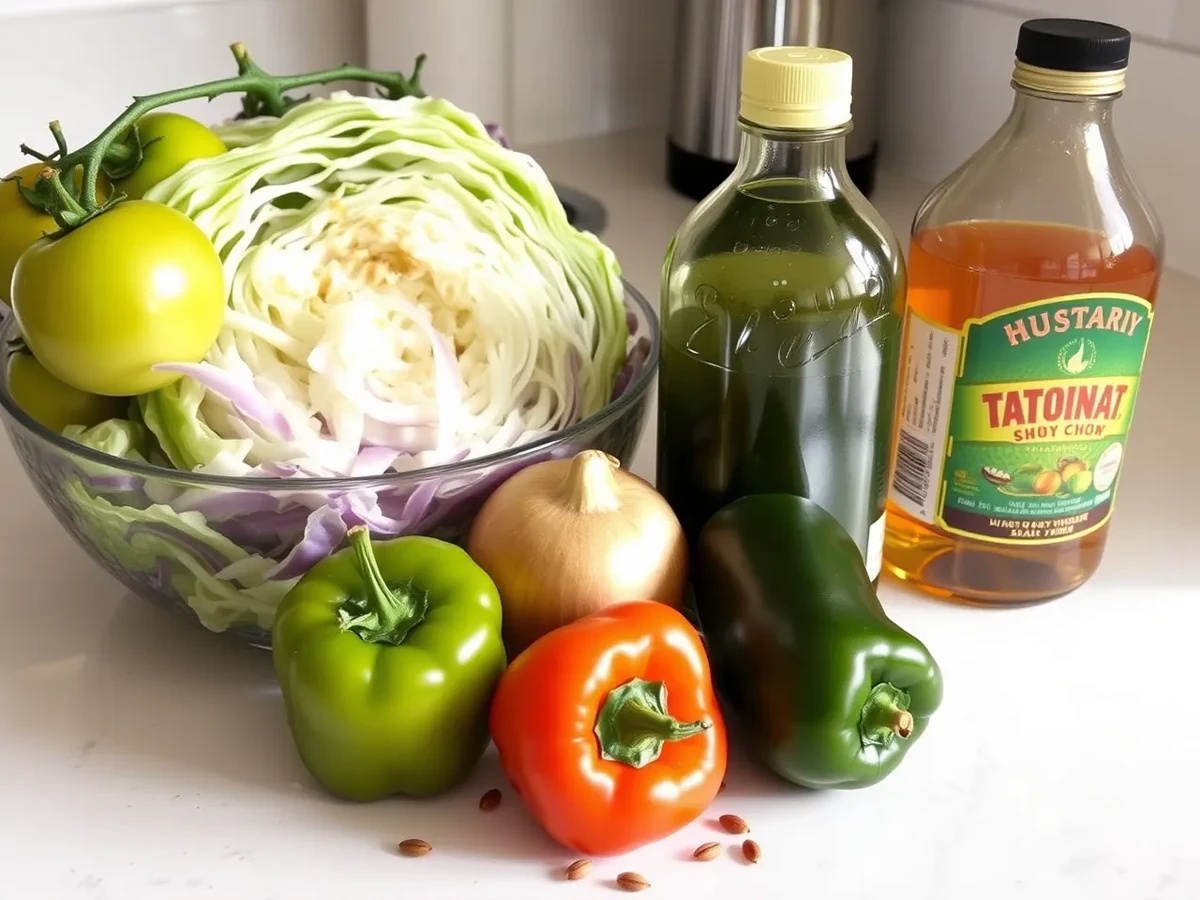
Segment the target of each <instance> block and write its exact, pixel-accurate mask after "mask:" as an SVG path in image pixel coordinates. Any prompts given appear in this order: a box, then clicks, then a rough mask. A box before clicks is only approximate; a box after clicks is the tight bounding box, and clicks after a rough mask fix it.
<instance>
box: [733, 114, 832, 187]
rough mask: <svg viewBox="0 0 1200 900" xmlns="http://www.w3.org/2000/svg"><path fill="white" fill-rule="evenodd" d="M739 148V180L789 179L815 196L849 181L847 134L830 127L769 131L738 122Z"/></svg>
mask: <svg viewBox="0 0 1200 900" xmlns="http://www.w3.org/2000/svg"><path fill="white" fill-rule="evenodd" d="M741 129H742V149H741V153H740V154H739V155H738V164H737V168H736V169H735V171H734V176H735V178H736V179H737V181H738V183H739V184H747V183H750V182H760V181H772V180H775V179H789V180H796V181H801V182H804V183H805V184H806V185H807V186H808V187H809V189H810V190H811V191H813V192H815V194H816V195H818V196H825V197H833V196H834V195H836V194H839V193H843V192H844V191H845V190H847V187H848V186H849V185H850V184H851V182H850V174H849V172H848V171H847V170H846V134H847V133H848V132H849V131H850V127H849V126H848V125H847V126H844V127H842V128H839V129H836V130H829V131H768V130H765V129H762V128H759V127H757V126H754V125H749V124H747V123H744V122H743V123H741Z"/></svg>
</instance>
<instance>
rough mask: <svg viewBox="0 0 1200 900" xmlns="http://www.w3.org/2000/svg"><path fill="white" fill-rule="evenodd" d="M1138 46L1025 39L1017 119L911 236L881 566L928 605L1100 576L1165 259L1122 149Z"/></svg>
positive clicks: (1103, 27) (1093, 29) (1048, 33)
mask: <svg viewBox="0 0 1200 900" xmlns="http://www.w3.org/2000/svg"><path fill="white" fill-rule="evenodd" d="M1129 47H1130V35H1129V32H1128V31H1126V30H1125V29H1123V28H1118V27H1115V26H1112V25H1107V24H1103V23H1099V22H1088V21H1079V20H1071V19H1038V20H1032V21H1028V22H1026V23H1024V25H1022V26H1021V30H1020V34H1019V36H1018V39H1017V52H1016V65H1015V70H1014V72H1013V76H1012V86H1013V88H1014V90H1015V92H1016V97H1015V100H1014V103H1013V107H1012V112H1011V113H1010V115H1009V117H1008V120H1007V121H1006V122H1005V123H1004V124H1003V125H1002V126H1001V127H1000V130H999V131H997V132H996V133H995V135H993V136H992V137H991V138H990V139H989V140H988V141H987V143H985V144H984V145H983V147H982V148H981V149H980V150H979V151H978V152H977V153H976V154H975V155H974V156H973V157H972V158H971V159H969V160H968V161H967V162H966V163H965V164H964V165H963V166H962V167H961V168H959V169H958V170H957V171H956V172H954V173H953V174H951V175H950V176H949V177H948V178H947V179H946V180H945V181H943V182H942V183H941V184H940V185H938V187H936V188H935V189H934V190H933V192H932V193H931V194H930V195H929V197H928V198H927V199H926V200H925V202H924V203H923V204H922V206H921V207H920V210H919V211H918V212H917V215H916V218H915V221H914V223H913V228H912V238H911V246H910V253H909V273H910V286H909V294H908V313H907V316H906V322H905V336H904V340H903V353H902V358H901V363H900V389H899V391H900V398H899V402H898V403H897V409H896V418H897V422H896V429H895V439H894V446H893V454H894V456H893V466H892V481H891V487H890V491H889V504H888V518H887V531H886V540H885V545H884V555H885V561H886V565H887V567H888V568H889V569H890V570H891V571H892V572H894V573H895V574H896V575H898V576H899V577H900V578H903V579H905V580H908V581H911V582H913V583H915V584H917V585H919V586H920V587H922V588H924V589H925V590H927V591H928V592H930V593H932V594H936V595H940V596H944V597H950V598H957V599H961V600H964V601H968V602H977V603H986V604H996V603H1019V602H1027V601H1034V600H1042V599H1046V598H1050V597H1055V596H1058V595H1061V594H1063V593H1066V592H1068V591H1070V590H1072V589H1073V588H1075V587H1077V586H1079V585H1080V584H1082V583H1083V582H1084V581H1086V580H1087V579H1088V578H1089V577H1090V576H1091V575H1092V573H1093V572H1095V570H1096V567H1097V566H1098V565H1099V563H1100V557H1101V554H1102V552H1103V550H1104V540H1105V534H1106V532H1107V528H1108V522H1109V518H1110V516H1111V515H1112V512H1113V504H1114V500H1115V498H1116V493H1117V487H1118V485H1119V482H1120V476H1121V471H1122V467H1123V462H1124V458H1125V443H1126V441H1127V439H1128V436H1129V427H1130V423H1131V421H1132V417H1133V410H1134V401H1135V399H1136V397H1137V390H1138V378H1139V375H1140V372H1141V368H1142V360H1143V356H1144V354H1145V352H1146V346H1147V339H1148V335H1149V332H1150V326H1151V324H1152V322H1153V320H1154V298H1155V293H1156V291H1157V288H1158V281H1159V268H1160V265H1161V260H1162V253H1163V239H1162V235H1161V233H1160V229H1159V225H1158V223H1157V221H1156V219H1155V217H1154V214H1153V212H1152V211H1151V210H1150V208H1149V206H1148V205H1147V203H1146V201H1145V200H1144V199H1143V197H1142V194H1141V193H1140V192H1139V191H1138V189H1137V187H1136V186H1135V185H1134V183H1133V179H1132V178H1131V177H1130V175H1129V172H1128V171H1127V170H1126V167H1125V162H1124V160H1123V159H1122V157H1121V152H1120V150H1119V149H1118V147H1117V141H1116V138H1115V136H1114V134H1113V120H1112V115H1113V102H1114V100H1116V98H1118V97H1119V96H1120V95H1121V93H1122V91H1123V89H1124V84H1125V67H1126V61H1127V60H1128V56H1129Z"/></svg>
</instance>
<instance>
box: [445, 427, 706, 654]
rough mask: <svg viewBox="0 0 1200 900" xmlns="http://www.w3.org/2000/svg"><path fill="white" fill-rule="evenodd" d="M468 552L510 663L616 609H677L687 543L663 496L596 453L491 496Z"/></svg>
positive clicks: (551, 465)
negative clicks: (493, 595) (542, 641)
mask: <svg viewBox="0 0 1200 900" xmlns="http://www.w3.org/2000/svg"><path fill="white" fill-rule="evenodd" d="M467 552H468V553H469V554H470V555H471V558H472V559H474V560H475V562H476V563H477V564H478V565H479V566H480V567H482V568H483V570H484V571H485V572H487V573H488V575H490V576H491V578H492V580H493V581H494V582H495V583H496V587H497V588H498V589H499V591H500V604H501V608H502V610H503V615H504V621H503V635H504V645H505V648H506V650H507V652H508V658H509V659H510V660H512V659H515V658H516V657H517V655H519V654H520V653H521V651H523V650H524V649H525V648H526V647H528V646H529V645H530V644H532V643H533V642H534V641H536V640H537V639H538V638H540V637H541V636H542V635H544V634H546V633H548V632H550V631H553V630H554V629H555V628H558V627H560V626H562V625H566V624H568V623H570V622H574V621H575V620H576V619H579V618H582V617H583V616H586V615H588V614H589V613H592V612H595V611H596V610H598V609H602V608H604V607H606V606H608V605H610V604H613V603H621V602H625V601H630V600H651V601H656V602H658V603H664V604H666V605H667V606H671V607H674V608H675V609H679V608H680V607H682V606H683V601H684V591H685V589H686V586H687V543H686V541H685V539H684V536H683V529H682V528H681V527H680V524H679V520H678V519H677V518H676V517H675V513H674V512H672V511H671V507H670V506H669V505H668V503H667V501H666V500H665V499H663V497H662V495H661V494H659V493H658V492H657V491H655V490H654V488H653V487H651V486H650V485H649V484H648V483H647V482H646V481H644V480H643V479H641V478H639V477H638V476H636V475H634V474H632V473H630V472H626V471H624V470H623V469H621V468H620V462H619V461H618V460H617V459H616V458H614V457H612V456H609V455H608V454H607V453H604V452H602V451H599V450H584V451H583V452H582V453H579V454H576V455H575V456H574V457H572V458H571V459H556V460H547V461H545V462H540V463H535V464H534V465H532V466H529V467H527V468H525V469H522V470H521V471H519V472H518V473H517V474H515V475H513V476H512V477H511V478H509V479H508V480H507V481H506V482H504V484H502V485H500V487H499V488H497V489H496V491H495V492H494V493H493V494H492V496H491V497H489V498H488V500H487V502H486V503H485V504H484V505H483V508H482V509H481V510H480V511H479V515H478V516H476V518H475V522H474V523H473V525H472V526H471V531H470V534H469V535H468V536H467Z"/></svg>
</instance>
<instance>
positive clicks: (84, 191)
mask: <svg viewBox="0 0 1200 900" xmlns="http://www.w3.org/2000/svg"><path fill="white" fill-rule="evenodd" d="M230 50H231V51H232V52H233V56H234V59H235V60H236V61H237V65H238V74H237V75H236V76H234V77H232V78H223V79H219V80H217V81H208V82H203V83H201V84H196V85H191V86H189V87H182V88H176V89H174V90H170V91H162V92H161V93H157V94H147V95H145V96H141V97H134V100H133V103H132V104H130V105H129V106H128V107H126V109H125V111H124V112H123V113H121V115H119V116H118V117H117V118H116V119H114V120H113V121H112V122H111V123H110V124H109V125H108V126H107V127H106V128H105V129H104V130H103V131H101V132H100V134H98V135H97V136H96V137H94V138H93V139H92V140H91V141H89V142H88V143H86V144H84V145H83V146H82V147H80V148H79V149H78V150H69V149H68V147H67V142H66V139H65V137H64V136H63V132H62V128H61V126H60V125H59V123H58V122H51V123H50V133H51V135H52V136H53V137H54V142H55V145H56V149H55V150H54V152H53V153H49V154H43V153H39V152H38V151H36V150H33V149H32V148H30V147H27V146H26V145H24V144H22V145H21V150H22V152H24V153H26V154H27V155H29V156H32V157H34V158H35V159H39V160H41V161H42V162H44V163H46V168H45V169H43V170H42V172H41V173H39V175H38V178H37V180H36V182H35V183H34V185H33V186H32V187H28V186H26V185H19V187H18V190H19V191H20V193H21V196H22V197H24V198H25V200H26V202H28V203H30V204H31V205H32V206H33V207H34V208H35V209H37V210H39V211H41V212H44V213H47V214H48V215H50V216H52V217H53V218H54V221H55V223H56V224H57V225H58V226H59V228H60V229H61V230H60V231H59V232H58V234H59V235H61V234H65V233H66V232H69V231H71V230H72V229H75V228H78V227H79V226H80V225H82V224H83V223H85V222H87V221H88V220H89V219H91V218H93V217H95V216H97V215H99V214H100V213H102V212H104V211H105V210H106V209H109V208H110V207H111V206H113V205H114V204H116V203H119V202H121V201H122V200H124V199H125V198H124V195H122V194H120V193H114V195H113V196H112V197H110V198H109V199H108V200H106V201H104V202H101V201H100V200H99V199H98V197H97V182H98V179H99V178H100V175H101V173H102V172H103V174H104V175H106V176H108V177H110V178H120V177H124V176H125V175H128V174H129V173H130V172H132V171H133V169H134V168H136V166H137V165H138V163H139V162H140V161H141V155H142V145H141V143H140V140H139V139H138V136H137V127H136V125H137V121H138V119H140V118H141V117H142V116H144V115H145V114H146V113H148V112H151V111H152V110H155V109H158V108H160V107H163V106H168V105H170V104H173V103H181V102H183V101H185V100H196V99H209V100H211V99H213V98H214V97H219V96H222V95H224V94H233V93H239V92H240V93H243V94H244V95H245V96H244V97H243V98H242V112H241V114H240V116H239V118H253V117H256V116H282V115H283V114H284V113H286V112H287V111H288V109H290V108H291V107H292V106H294V105H295V104H297V103H300V102H303V101H304V100H306V99H308V98H307V97H304V98H295V97H289V96H287V92H288V91H293V90H296V89H297V88H303V87H308V86H310V85H322V84H329V83H331V82H335V81H359V82H366V83H369V84H374V85H375V86H376V89H377V91H378V93H379V95H380V96H382V97H385V98H388V99H391V100H396V99H399V98H401V97H410V96H417V97H420V96H424V91H423V90H422V89H421V84H420V76H421V68H422V66H423V65H424V62H425V56H424V54H422V55H420V56H418V57H417V59H416V62H415V64H414V65H413V71H412V74H411V75H404V74H402V73H400V72H388V71H383V70H379V69H369V68H365V67H363V66H352V65H342V66H338V67H337V68H333V69H323V70H320V71H317V72H308V73H303V74H298V75H272V74H271V73H269V72H267V71H266V70H264V69H263V68H262V67H261V66H259V65H258V63H256V62H255V61H254V60H253V59H251V58H250V54H249V53H248V52H247V51H246V48H245V47H244V46H243V45H242V44H240V43H235V44H233V45H232V46H231V47H230ZM79 168H81V169H82V179H78V181H79V184H78V185H77V184H76V181H77V179H76V178H75V177H74V172H75V170H76V169H79ZM63 175H68V176H70V177H67V178H66V179H65V180H64V179H63V177H62V176H63Z"/></svg>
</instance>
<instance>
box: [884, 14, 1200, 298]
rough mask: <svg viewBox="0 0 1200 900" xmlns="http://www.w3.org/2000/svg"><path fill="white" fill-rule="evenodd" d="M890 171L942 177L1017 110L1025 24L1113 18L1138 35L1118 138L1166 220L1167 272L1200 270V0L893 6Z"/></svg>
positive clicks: (887, 133) (887, 101)
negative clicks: (1016, 59) (1014, 77)
mask: <svg viewBox="0 0 1200 900" xmlns="http://www.w3.org/2000/svg"><path fill="white" fill-rule="evenodd" d="M889 4H890V5H889V8H888V15H887V23H886V28H887V35H888V41H887V46H888V60H887V71H888V73H889V77H888V78H887V88H886V93H885V97H884V110H885V112H884V118H883V123H882V152H883V164H884V165H885V166H887V167H888V168H891V169H893V170H896V171H899V172H902V173H904V174H908V175H912V176H914V177H916V178H920V179H922V180H924V181H928V182H933V181H937V180H940V179H941V178H942V177H943V176H944V175H945V174H946V173H947V172H949V171H951V170H952V169H953V168H955V167H956V166H958V165H959V164H960V163H961V162H962V161H963V160H965V159H966V158H967V157H968V156H969V155H970V154H971V153H972V152H973V151H974V150H975V149H976V148H977V147H978V146H979V145H980V144H981V143H982V142H983V141H984V140H985V139H986V138H987V137H988V135H990V134H991V133H992V132H993V131H994V130H995V129H996V128H997V127H999V125H1000V123H1001V122H1002V121H1003V119H1004V117H1005V116H1006V115H1007V113H1008V111H1009V107H1010V106H1011V103H1012V89H1011V88H1010V87H1009V84H1008V80H1009V75H1010V74H1011V71H1012V63H1013V52H1014V49H1015V47H1016V39H1017V32H1018V29H1019V28H1020V25H1021V22H1022V21H1024V20H1025V19H1028V18H1034V17H1036V16H1043V15H1046V16H1057V15H1061V16H1074V17H1087V18H1095V19H1101V20H1104V21H1109V22H1113V23H1115V24H1119V25H1122V26H1123V27H1125V28H1128V29H1129V30H1130V31H1131V32H1133V33H1134V43H1133V49H1132V51H1131V53H1130V61H1129V72H1128V75H1127V89H1126V92H1125V95H1124V96H1123V97H1122V98H1121V99H1119V100H1118V101H1117V107H1116V113H1115V120H1116V128H1117V132H1118V138H1119V140H1120V143H1121V148H1122V151H1123V153H1124V155H1125V158H1126V162H1127V164H1128V165H1129V167H1130V168H1131V169H1132V171H1133V174H1134V178H1135V179H1136V180H1137V181H1138V183H1139V184H1140V185H1141V186H1142V188H1143V190H1144V191H1145V192H1146V194H1147V195H1148V197H1149V199H1150V202H1151V203H1152V204H1153V206H1154V208H1155V210H1156V211H1157V212H1158V214H1159V216H1160V217H1161V219H1162V222H1163V226H1164V229H1165V232H1166V237H1167V259H1166V262H1167V265H1169V266H1172V267H1174V268H1177V269H1181V270H1184V271H1187V272H1190V273H1191V274H1196V275H1200V218H1198V217H1197V211H1198V210H1200V177H1197V165H1198V163H1197V160H1200V154H1198V153H1197V147H1198V146H1200V98H1198V97H1197V91H1198V90H1200V0H889Z"/></svg>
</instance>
